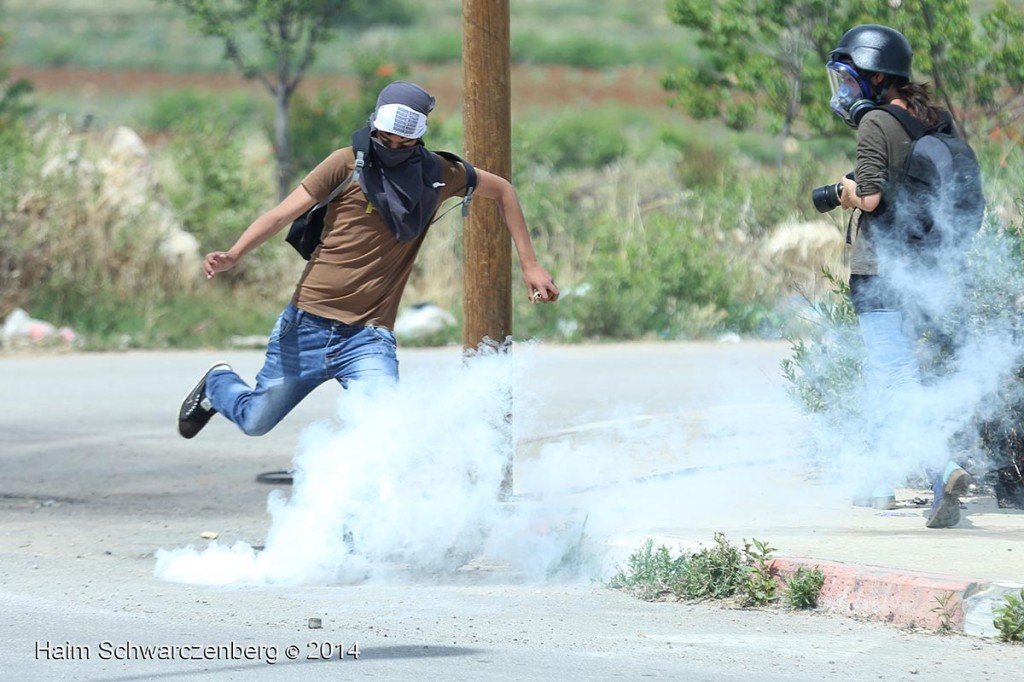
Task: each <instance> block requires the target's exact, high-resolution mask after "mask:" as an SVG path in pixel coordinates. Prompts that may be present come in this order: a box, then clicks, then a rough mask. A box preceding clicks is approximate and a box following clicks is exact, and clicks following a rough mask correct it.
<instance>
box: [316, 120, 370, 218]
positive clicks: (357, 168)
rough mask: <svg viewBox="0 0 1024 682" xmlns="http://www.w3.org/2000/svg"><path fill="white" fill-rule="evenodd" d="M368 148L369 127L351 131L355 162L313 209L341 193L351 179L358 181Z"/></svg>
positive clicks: (324, 204) (329, 201)
mask: <svg viewBox="0 0 1024 682" xmlns="http://www.w3.org/2000/svg"><path fill="white" fill-rule="evenodd" d="M369 150H370V129H369V128H368V127H365V126H364V127H362V128H360V129H359V130H357V131H355V132H354V133H352V151H354V152H355V155H356V162H355V165H354V166H353V167H352V173H350V174H349V176H348V177H347V178H345V179H344V180H342V181H341V184H340V185H338V186H337V187H335V188H334V190H333V191H331V193H330V194H328V195H327V198H326V199H324V200H323V201H321V202H320V203H319V204H317V205H316V206H315V207H314V208H313V210H314V211H315V210H317V209H321V208H323V207H324V206H326V205H327V204H329V203H331V202H332V201H334V199H335V197H337V196H338V195H339V194H341V192H342V190H344V189H345V188H346V187H348V186H349V185H351V184H352V182H353V181H355V182H358V181H359V175H360V174H361V173H362V172H363V165H364V164H365V163H366V153H367V152H368V151H369Z"/></svg>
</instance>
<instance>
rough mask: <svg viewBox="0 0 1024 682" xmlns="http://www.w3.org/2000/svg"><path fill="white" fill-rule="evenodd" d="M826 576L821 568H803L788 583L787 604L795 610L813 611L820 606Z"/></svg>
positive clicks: (797, 570)
mask: <svg viewBox="0 0 1024 682" xmlns="http://www.w3.org/2000/svg"><path fill="white" fill-rule="evenodd" d="M824 584H825V574H824V573H823V572H822V571H821V569H820V568H818V567H817V566H815V567H814V568H807V567H806V566H801V567H800V568H798V569H796V573H794V574H793V576H792V577H791V578H790V579H789V581H788V582H787V583H786V603H787V604H789V605H790V607H792V608H794V609H798V610H799V609H813V608H815V607H817V606H818V597H819V596H820V595H821V586H822V585H824Z"/></svg>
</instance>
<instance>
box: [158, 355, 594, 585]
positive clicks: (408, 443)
mask: <svg viewBox="0 0 1024 682" xmlns="http://www.w3.org/2000/svg"><path fill="white" fill-rule="evenodd" d="M527 354H528V353H526V352H522V351H517V353H516V356H517V359H521V358H523V357H524V356H526V355H527ZM514 370H515V367H514V364H513V359H512V355H511V354H498V353H494V352H482V353H480V354H478V355H477V356H475V357H474V358H472V359H470V360H469V361H468V362H467V364H466V366H465V367H464V368H462V367H458V368H454V369H452V370H451V371H447V372H442V371H434V372H425V373H420V374H413V375H411V376H409V377H403V380H402V382H401V383H400V384H399V385H397V386H393V387H392V386H386V387H385V386H376V387H373V388H372V389H371V388H367V387H366V386H359V385H357V384H353V385H352V386H351V387H350V389H349V390H348V391H346V392H345V394H344V395H343V396H342V397H341V399H340V400H339V422H340V423H319V424H314V425H312V426H310V427H309V428H308V429H307V430H306V431H305V432H304V434H303V436H302V440H301V442H300V445H299V448H298V454H297V456H296V457H295V460H294V462H293V466H294V468H295V480H294V485H293V487H292V490H291V494H290V495H285V494H282V493H281V492H280V491H277V490H275V491H274V492H272V493H271V495H270V496H269V499H268V510H269V512H270V515H271V517H272V522H271V526H270V529H269V531H268V533H267V537H266V542H265V548H264V549H262V550H259V551H257V550H255V549H254V548H252V547H251V546H249V545H247V544H245V543H237V544H236V545H234V546H233V547H230V548H228V547H224V546H220V545H218V544H217V543H215V542H214V543H211V544H210V545H209V547H207V548H206V549H205V550H202V551H200V550H197V549H195V548H194V547H186V548H183V549H177V550H171V551H167V550H159V551H158V552H157V565H156V571H155V572H156V575H157V576H158V577H160V578H163V579H166V580H171V581H177V582H187V583H203V584H229V583H246V584H261V583H273V584H310V583H337V582H342V583H344V582H352V581H361V580H365V579H400V578H401V576H409V575H412V576H419V577H421V578H422V577H423V576H430V575H440V574H445V573H451V572H453V571H456V570H458V569H459V568H460V567H461V566H463V565H465V564H466V562H467V561H471V560H474V559H479V558H481V557H484V558H485V559H486V560H487V561H489V562H497V563H499V564H503V565H506V566H510V567H511V568H512V569H513V570H514V571H516V572H518V573H520V574H522V575H524V576H525V577H527V578H531V579H536V578H544V577H546V576H547V575H549V574H550V573H552V572H553V571H555V570H558V569H560V568H561V567H562V565H563V563H565V562H567V561H569V562H572V561H576V560H577V559H578V556H577V551H578V548H577V547H576V545H577V544H578V542H579V538H580V534H579V531H580V524H581V522H582V519H584V518H585V514H584V515H583V517H580V515H579V514H577V513H576V512H575V511H572V510H568V511H567V510H559V509H551V508H549V507H542V506H540V505H535V504H530V503H527V502H519V503H514V504H506V503H502V502H501V501H500V500H499V490H500V487H501V483H502V478H503V472H504V467H505V463H506V460H507V458H508V454H509V451H510V448H511V446H512V440H511V439H512V434H511V433H510V429H511V426H510V423H509V420H508V415H509V410H510V408H511V396H512V391H513V383H514V375H515V371H514ZM528 400H529V394H527V393H525V391H524V392H521V394H518V395H517V396H516V403H517V422H519V423H520V425H521V426H523V427H525V428H529V427H528V426H527V425H526V424H527V422H528V419H529V416H528V415H529V413H530V411H531V410H530V407H529V405H528V404H527V402H528Z"/></svg>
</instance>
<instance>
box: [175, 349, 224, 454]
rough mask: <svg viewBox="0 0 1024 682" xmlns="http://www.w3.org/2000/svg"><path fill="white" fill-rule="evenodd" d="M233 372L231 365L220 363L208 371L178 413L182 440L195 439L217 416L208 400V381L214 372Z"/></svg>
mask: <svg viewBox="0 0 1024 682" xmlns="http://www.w3.org/2000/svg"><path fill="white" fill-rule="evenodd" d="M221 371H227V372H230V371H231V365H229V364H227V363H224V362H218V363H217V364H216V365H214V366H213V367H211V368H210V369H208V370H206V374H204V375H203V378H202V379H200V380H199V383H198V384H196V386H195V388H193V389H192V390H191V391H190V392H189V394H188V395H187V396H186V397H185V400H184V402H182V403H181V410H179V411H178V433H180V434H181V436H182V438H194V437H195V435H196V434H197V433H199V432H200V431H202V430H203V427H204V426H206V423H207V422H208V421H210V417H212V416H213V415H215V414H217V410H215V409H213V406H212V405H211V404H210V401H209V400H208V399H207V398H206V379H207V378H209V376H210V374H212V373H213V372H221Z"/></svg>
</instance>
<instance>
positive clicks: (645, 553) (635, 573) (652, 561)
mask: <svg viewBox="0 0 1024 682" xmlns="http://www.w3.org/2000/svg"><path fill="white" fill-rule="evenodd" d="M681 559H682V557H679V558H675V559H673V558H672V555H671V553H670V552H669V550H668V548H667V547H665V546H664V545H662V546H661V547H659V548H658V549H654V541H653V540H651V539H650V538H648V539H647V541H646V542H645V543H644V546H643V547H642V548H641V549H640V550H639V551H636V552H633V553H632V554H630V555H629V559H627V566H626V568H625V569H624V570H619V572H618V573H616V574H615V577H613V578H612V581H611V586H612V587H615V588H619V589H624V590H626V591H627V592H629V593H631V594H633V595H634V596H636V597H637V598H639V599H643V600H644V601H653V600H655V599H658V598H660V597H663V596H665V595H666V594H669V593H671V592H673V590H672V588H671V587H670V585H672V584H674V583H675V582H676V574H677V573H678V570H679V562H680V560H681Z"/></svg>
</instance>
